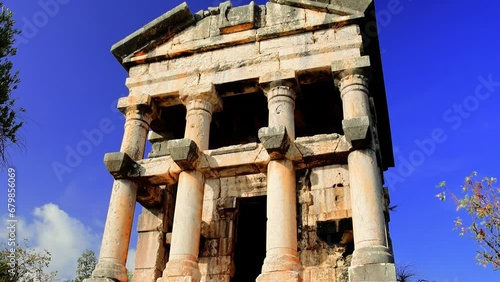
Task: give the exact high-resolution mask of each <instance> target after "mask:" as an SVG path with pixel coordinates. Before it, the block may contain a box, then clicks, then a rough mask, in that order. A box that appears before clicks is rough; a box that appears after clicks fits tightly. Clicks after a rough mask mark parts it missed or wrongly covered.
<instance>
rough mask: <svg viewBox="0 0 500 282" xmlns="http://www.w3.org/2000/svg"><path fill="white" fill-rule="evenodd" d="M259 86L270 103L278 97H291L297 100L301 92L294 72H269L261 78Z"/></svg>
mask: <svg viewBox="0 0 500 282" xmlns="http://www.w3.org/2000/svg"><path fill="white" fill-rule="evenodd" d="M259 84H260V86H261V88H262V90H264V94H265V95H266V96H267V100H268V101H270V100H271V99H272V98H274V97H276V96H289V97H290V98H292V99H294V100H295V95H296V93H298V92H299V83H298V81H297V76H296V74H295V71H294V70H278V71H273V72H268V73H266V74H264V75H263V76H261V77H260V78H259Z"/></svg>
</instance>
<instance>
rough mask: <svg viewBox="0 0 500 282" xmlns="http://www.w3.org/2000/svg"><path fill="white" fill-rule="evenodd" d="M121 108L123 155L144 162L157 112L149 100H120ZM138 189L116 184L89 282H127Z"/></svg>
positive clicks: (134, 185)
mask: <svg viewBox="0 0 500 282" xmlns="http://www.w3.org/2000/svg"><path fill="white" fill-rule="evenodd" d="M118 108H119V109H120V110H121V111H122V112H123V113H124V115H125V117H126V121H125V129H124V133H123V140H122V145H121V149H120V152H123V153H126V154H127V155H129V156H130V157H131V158H132V159H133V160H139V159H142V158H143V156H144V149H145V145H146V137H147V133H148V130H149V124H150V123H151V120H152V117H153V114H154V111H153V108H152V104H151V98H150V97H149V96H140V97H127V98H122V99H120V101H119V103H118ZM137 188H138V185H137V183H135V182H134V181H131V180H127V179H117V180H115V181H114V183H113V190H112V192H111V199H110V202H109V209H108V215H107V218H106V225H105V227H104V235H103V238H102V244H101V250H100V254H99V262H98V264H97V265H96V268H95V270H94V271H93V272H92V278H91V279H90V281H109V280H108V279H113V280H115V281H121V282H124V281H128V276H127V269H126V268H125V264H126V261H127V254H128V248H129V242H130V234H131V231H132V222H133V218H134V210H135V204H136V195H137Z"/></svg>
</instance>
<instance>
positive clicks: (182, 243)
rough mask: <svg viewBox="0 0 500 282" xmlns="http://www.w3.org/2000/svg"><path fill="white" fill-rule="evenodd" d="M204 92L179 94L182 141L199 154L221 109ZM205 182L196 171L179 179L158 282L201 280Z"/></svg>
mask: <svg viewBox="0 0 500 282" xmlns="http://www.w3.org/2000/svg"><path fill="white" fill-rule="evenodd" d="M205 88H206V89H204V87H202V86H197V87H196V88H190V89H186V90H184V91H183V92H182V93H181V99H182V100H183V102H184V104H185V106H186V109H187V114H186V130H185V134H184V137H185V138H187V139H190V140H192V141H194V142H195V143H196V145H197V146H198V148H199V149H200V150H207V149H208V141H209V133H210V122H211V120H212V112H214V111H216V110H220V108H221V105H222V104H221V100H220V99H219V97H217V94H216V93H215V90H214V88H213V86H212V85H210V86H208V87H205ZM204 182H205V179H204V176H203V174H202V173H201V172H199V171H196V170H185V171H182V172H181V173H180V175H179V183H178V187H177V198H176V203H175V213H174V223H173V230H172V241H171V245H170V255H169V261H168V262H167V265H166V267H165V270H164V272H163V277H162V278H159V279H158V281H159V282H167V281H168V282H171V281H193V282H197V281H200V279H201V274H200V270H199V267H198V253H199V248H200V232H201V221H202V217H201V216H202V208H203V188H204Z"/></svg>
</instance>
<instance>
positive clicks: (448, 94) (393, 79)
mask: <svg viewBox="0 0 500 282" xmlns="http://www.w3.org/2000/svg"><path fill="white" fill-rule="evenodd" d="M247 2H248V1H241V0H239V1H233V5H235V6H238V5H244V4H247ZM256 2H257V3H259V4H261V3H263V2H265V1H256ZM47 3H52V5H49V6H47V5H48V4H47ZM54 3H55V4H54ZM179 3H180V1H138V0H127V1H116V0H110V1H96V0H88V1H76V0H41V1H12V0H10V1H5V2H4V4H5V5H6V6H8V7H10V8H11V9H12V10H13V11H14V13H15V19H16V21H17V24H18V28H20V29H23V31H24V34H23V37H20V38H19V39H18V43H19V50H18V55H17V56H16V57H15V58H14V64H15V68H16V69H18V70H20V72H21V73H20V78H21V80H22V82H21V84H20V86H19V89H18V90H16V91H15V93H14V94H15V96H16V97H18V98H19V100H18V105H20V106H23V107H24V108H26V109H27V113H26V114H25V116H24V118H25V121H26V126H25V127H24V128H23V130H22V135H23V138H24V143H25V147H26V148H25V149H24V150H17V149H15V148H13V149H12V150H11V154H10V157H11V161H12V164H13V166H14V167H15V168H16V170H17V172H18V176H17V184H18V190H17V202H16V203H17V208H18V213H17V216H18V218H19V220H20V223H19V224H20V231H19V233H20V234H19V237H29V238H30V241H31V243H32V245H33V246H35V247H38V248H46V249H48V250H49V251H51V252H52V253H53V265H52V267H53V269H57V270H59V271H60V272H61V276H63V277H64V276H66V277H68V278H71V277H70V276H71V275H72V274H73V272H74V267H75V266H76V258H77V257H78V256H79V255H80V253H81V251H83V249H85V248H91V249H94V250H96V251H97V250H98V247H99V244H100V239H101V237H100V236H101V234H102V231H103V226H104V221H105V217H106V212H107V205H108V201H109V196H110V189H111V185H112V178H111V176H110V175H109V174H108V173H107V171H106V169H105V167H104V165H103V164H102V159H103V156H104V154H105V153H107V152H114V151H118V150H119V146H120V142H121V136H122V133H123V129H122V128H123V122H124V120H123V117H122V116H121V114H120V113H118V112H117V111H116V110H115V106H116V100H117V99H118V98H119V97H122V96H126V95H127V94H128V91H127V88H126V87H125V85H124V83H125V78H126V76H127V74H126V72H125V71H124V69H123V68H122V67H121V66H120V64H119V63H118V62H117V61H116V60H115V58H114V57H113V56H112V55H111V53H110V51H109V50H110V47H111V45H112V44H114V43H116V42H117V41H119V40H121V39H122V38H124V37H125V36H127V35H128V34H130V33H132V32H133V31H135V30H136V29H138V28H139V27H141V26H143V25H144V24H146V23H148V22H149V21H151V20H152V19H154V18H156V17H158V16H160V15H161V14H163V13H164V12H167V11H168V10H170V9H171V8H173V7H174V6H176V5H178V4H179ZM218 4H219V1H215V0H214V1H212V2H211V1H207V2H204V1H188V5H189V7H190V8H191V11H192V12H196V11H198V10H200V9H203V8H205V9H206V8H207V7H208V6H217V5H218ZM391 5H397V7H398V8H397V12H394V9H389V7H391ZM376 6H377V10H378V13H379V17H380V20H381V21H380V26H379V33H380V43H381V49H382V59H383V67H384V75H385V83H386V89H387V97H388V103H389V112H390V118H391V127H392V137H393V145H394V148H395V159H396V165H397V167H396V168H393V169H391V170H390V171H389V172H388V173H387V174H386V178H387V183H386V185H387V186H389V188H390V192H391V199H392V203H393V204H395V205H398V208H397V211H396V212H394V213H392V216H391V233H392V239H393V244H394V250H395V256H396V260H397V262H398V263H401V264H412V265H413V269H414V270H415V271H416V272H418V273H419V274H420V276H421V277H423V278H427V279H429V280H435V281H439V282H445V281H449V282H469V281H470V282H475V281H482V282H488V281H499V280H500V279H499V277H500V276H499V275H500V274H498V273H494V272H493V271H492V270H491V268H487V269H484V268H483V267H480V266H476V264H475V261H474V256H475V245H474V242H473V241H472V240H469V239H467V238H460V237H459V236H458V235H457V234H455V233H454V232H453V231H452V228H453V219H455V217H456V216H457V214H456V212H455V209H454V207H453V205H452V203H442V202H439V201H438V200H437V199H436V198H435V194H436V193H437V190H436V189H435V188H434V186H435V185H436V184H437V183H438V182H440V181H442V180H447V181H448V183H449V187H450V188H452V189H455V191H458V189H459V187H460V184H461V182H462V180H463V177H465V176H467V175H468V174H470V173H471V172H472V171H473V170H477V171H478V172H479V173H480V174H481V175H484V176H500V172H499V169H498V166H496V165H495V163H498V159H500V151H499V149H498V147H497V145H498V137H499V131H500V118H499V116H498V106H499V105H500V55H499V51H498V48H499V41H500V40H499V33H498V27H499V26H500V15H499V11H500V4H498V3H497V2H496V1H486V0H478V1H465V0H456V1H431V0H399V1H398V0H379V1H377V2H376ZM44 7H45V9H44ZM47 7H49V8H47ZM390 11H392V12H390ZM97 132H99V133H97ZM89 135H92V136H94V137H95V138H94V139H92V140H90V139H89V138H88V136H89ZM89 144H90V146H89ZM72 150H80V151H82V152H84V154H83V156H81V157H80V158H76V159H75V158H70V159H66V158H67V157H68V154H70V153H69V152H71V151H72ZM55 163H60V164H71V166H70V170H68V171H65V172H62V173H61V172H60V173H56V171H55V170H54V164H55ZM1 174H2V176H1V177H2V178H0V181H4V182H5V183H6V175H5V174H6V173H5V172H3V173H1ZM6 197H7V195H6V193H0V200H1V201H5V202H6ZM5 213H6V210H5V212H4V211H0V215H4V214H5ZM2 234H3V233H2ZM133 248H135V237H134V238H133V242H132V253H131V257H134V254H133Z"/></svg>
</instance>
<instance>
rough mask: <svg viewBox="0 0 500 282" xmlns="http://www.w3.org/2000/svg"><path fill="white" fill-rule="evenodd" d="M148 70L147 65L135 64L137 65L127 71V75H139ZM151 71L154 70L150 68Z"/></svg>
mask: <svg viewBox="0 0 500 282" xmlns="http://www.w3.org/2000/svg"><path fill="white" fill-rule="evenodd" d="M148 71H149V65H148V64H142V65H137V66H133V67H131V68H130V69H129V71H128V75H129V76H141V75H145V74H148ZM152 72H155V71H154V70H152Z"/></svg>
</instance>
